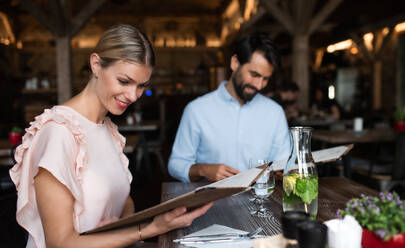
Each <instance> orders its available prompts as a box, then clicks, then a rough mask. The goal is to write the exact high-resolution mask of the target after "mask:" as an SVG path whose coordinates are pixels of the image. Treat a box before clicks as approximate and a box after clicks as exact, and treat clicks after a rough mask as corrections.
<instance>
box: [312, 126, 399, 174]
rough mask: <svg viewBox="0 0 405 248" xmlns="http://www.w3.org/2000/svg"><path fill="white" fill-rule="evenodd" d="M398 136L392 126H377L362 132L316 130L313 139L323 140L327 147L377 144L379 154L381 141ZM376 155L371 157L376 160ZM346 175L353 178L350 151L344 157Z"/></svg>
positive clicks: (387, 140) (388, 140)
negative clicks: (350, 144)
mask: <svg viewBox="0 0 405 248" xmlns="http://www.w3.org/2000/svg"><path fill="white" fill-rule="evenodd" d="M396 137H397V133H396V132H395V131H394V130H393V129H392V128H375V129H365V130H363V131H362V132H354V131H353V130H314V131H313V132H312V139H313V140H317V141H320V142H322V145H321V146H322V148H327V147H328V144H329V145H341V144H349V143H354V144H366V143H369V144H375V147H374V149H375V152H374V153H373V154H374V155H375V156H377V153H378V149H379V145H380V143H383V142H393V141H395V139H396ZM375 160H376V157H373V158H371V161H372V162H374V161H375ZM343 163H344V175H345V176H346V177H348V178H351V167H352V166H351V159H350V153H349V155H347V156H344V157H343Z"/></svg>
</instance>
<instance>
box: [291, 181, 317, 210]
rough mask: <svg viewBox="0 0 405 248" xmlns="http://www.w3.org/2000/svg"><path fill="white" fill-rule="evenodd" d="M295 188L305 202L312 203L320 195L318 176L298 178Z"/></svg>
mask: <svg viewBox="0 0 405 248" xmlns="http://www.w3.org/2000/svg"><path fill="white" fill-rule="evenodd" d="M295 190H296V195H298V196H299V197H300V198H301V200H302V201H303V202H304V203H307V204H310V203H311V202H312V200H313V199H315V198H316V197H317V196H318V178H316V177H307V178H297V180H296V185H295Z"/></svg>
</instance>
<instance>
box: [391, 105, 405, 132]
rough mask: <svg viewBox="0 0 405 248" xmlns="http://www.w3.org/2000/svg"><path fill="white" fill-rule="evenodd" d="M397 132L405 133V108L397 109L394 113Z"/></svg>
mask: <svg viewBox="0 0 405 248" xmlns="http://www.w3.org/2000/svg"><path fill="white" fill-rule="evenodd" d="M394 117H395V130H396V131H397V132H404V131H405V108H397V110H395V113H394Z"/></svg>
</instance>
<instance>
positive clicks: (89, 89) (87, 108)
mask: <svg viewBox="0 0 405 248" xmlns="http://www.w3.org/2000/svg"><path fill="white" fill-rule="evenodd" d="M92 85H93V84H92V83H91V81H90V82H89V83H88V84H87V85H86V87H85V88H84V89H83V90H82V91H81V92H80V93H79V94H77V95H76V96H74V97H73V98H71V99H70V100H68V101H67V102H65V103H63V104H62V105H65V106H68V107H71V108H73V109H74V110H76V111H77V112H79V113H80V114H81V115H83V116H84V117H86V118H87V119H89V120H90V121H92V122H94V123H97V124H101V123H103V121H104V118H105V116H106V115H107V110H106V109H105V108H104V106H102V104H101V102H100V100H99V99H98V97H97V95H96V94H95V91H94V88H93V86H92Z"/></svg>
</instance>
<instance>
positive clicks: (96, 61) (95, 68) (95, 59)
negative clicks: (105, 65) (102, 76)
mask: <svg viewBox="0 0 405 248" xmlns="http://www.w3.org/2000/svg"><path fill="white" fill-rule="evenodd" d="M90 68H91V72H92V73H93V75H94V76H95V77H96V78H97V77H98V74H99V71H100V70H101V64H100V56H98V54H97V53H92V54H91V55H90Z"/></svg>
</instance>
